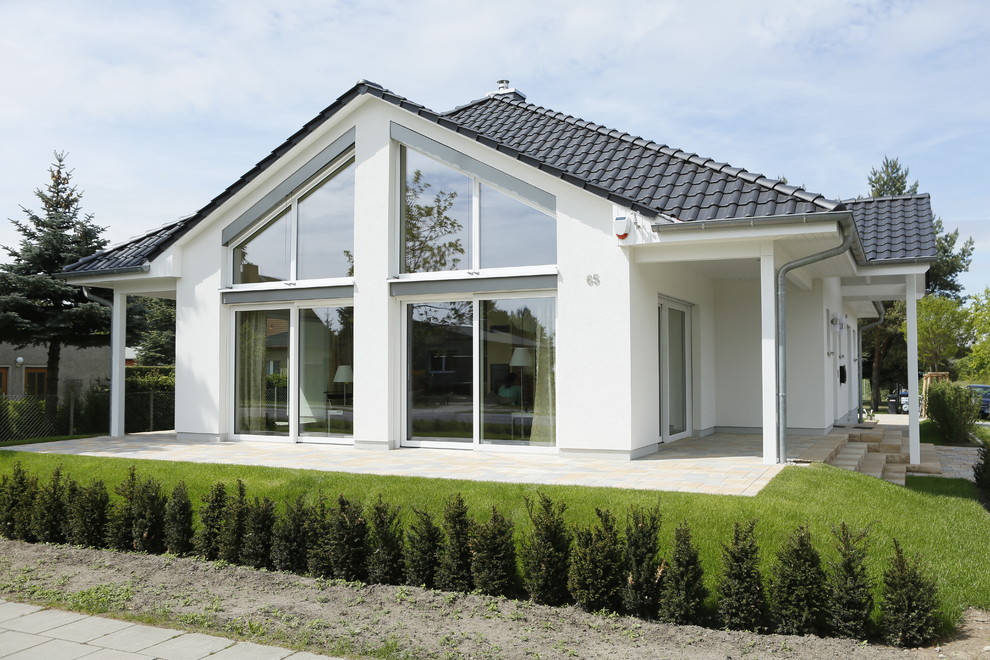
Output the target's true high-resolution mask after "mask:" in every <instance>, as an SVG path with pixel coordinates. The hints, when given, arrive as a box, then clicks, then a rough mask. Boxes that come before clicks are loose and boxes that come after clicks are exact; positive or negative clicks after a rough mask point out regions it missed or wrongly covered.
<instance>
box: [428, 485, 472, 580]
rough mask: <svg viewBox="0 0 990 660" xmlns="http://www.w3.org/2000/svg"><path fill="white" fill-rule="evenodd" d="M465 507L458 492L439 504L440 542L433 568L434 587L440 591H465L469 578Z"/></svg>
mask: <svg viewBox="0 0 990 660" xmlns="http://www.w3.org/2000/svg"><path fill="white" fill-rule="evenodd" d="M472 525H473V523H472V521H471V519H470V518H469V517H468V508H467V505H466V504H464V498H463V497H461V494H460V493H457V494H456V495H454V496H452V497H450V498H448V499H447V501H446V502H445V503H444V507H443V536H444V538H443V543H442V544H441V546H440V565H439V566H438V567H437V574H436V583H437V587H438V588H440V589H443V590H444V591H462V592H465V593H467V592H469V591H471V589H473V581H472V578H471V527H472Z"/></svg>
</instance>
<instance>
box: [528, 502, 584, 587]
mask: <svg viewBox="0 0 990 660" xmlns="http://www.w3.org/2000/svg"><path fill="white" fill-rule="evenodd" d="M536 498H537V501H536V502H535V503H534V502H533V501H532V500H530V499H529V498H528V497H527V498H526V512H527V513H528V514H529V520H530V522H532V523H533V529H532V531H531V532H530V533H529V535H528V536H527V537H526V538H524V539H523V542H522V548H521V550H520V553H519V554H520V559H521V561H522V572H523V584H524V586H525V587H526V591H528V592H529V597H530V598H531V599H532V601H533V602H534V603H539V604H541V605H563V604H564V603H566V602H567V601H568V600H569V599H570V594H569V593H568V591H567V567H568V563H569V561H570V553H571V531H570V529H569V528H568V527H567V523H566V522H565V521H564V511H565V510H566V509H567V505H566V504H564V503H563V502H559V503H555V502H554V501H553V500H551V499H550V498H549V497H548V496H547V495H545V494H544V493H537V494H536Z"/></svg>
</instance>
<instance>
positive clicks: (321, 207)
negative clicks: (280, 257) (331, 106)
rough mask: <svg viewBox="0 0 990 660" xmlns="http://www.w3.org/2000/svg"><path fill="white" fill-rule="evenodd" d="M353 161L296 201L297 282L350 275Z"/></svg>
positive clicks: (352, 224) (352, 243) (352, 248)
mask: <svg viewBox="0 0 990 660" xmlns="http://www.w3.org/2000/svg"><path fill="white" fill-rule="evenodd" d="M353 163H354V160H353V159H351V160H349V161H348V162H347V163H345V164H344V167H343V168H342V169H340V170H338V171H337V172H335V173H334V174H333V175H332V176H331V177H330V178H329V179H327V180H326V181H324V182H323V183H321V184H320V186H319V187H318V188H316V189H314V190H313V191H311V192H310V193H308V194H307V195H306V196H305V197H303V198H302V199H300V200H299V204H298V209H299V210H298V213H299V229H298V233H299V236H298V239H297V243H296V262H297V263H296V270H297V271H298V272H297V274H296V279H300V280H310V279H317V278H321V277H347V276H349V275H353V273H352V272H351V271H352V264H351V258H350V255H351V254H352V253H353V251H354V167H353Z"/></svg>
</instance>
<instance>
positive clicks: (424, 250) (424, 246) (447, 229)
mask: <svg viewBox="0 0 990 660" xmlns="http://www.w3.org/2000/svg"><path fill="white" fill-rule="evenodd" d="M431 187H432V185H431V184H430V183H427V182H426V181H423V173H422V172H421V171H420V170H416V171H415V172H413V174H412V176H411V177H407V178H406V185H405V189H404V191H403V192H404V196H403V197H404V198H403V206H402V215H403V220H404V223H403V224H404V229H403V231H404V234H405V245H404V248H403V258H404V261H405V266H406V272H407V273H422V272H428V271H439V270H452V269H454V268H457V265H458V264H459V263H460V261H461V256H462V255H463V254H464V245H463V242H462V241H461V239H460V238H456V236H457V235H458V234H459V233H460V231H461V229H462V226H461V223H460V222H458V221H457V219H455V218H453V217H451V216H449V215H447V212H448V211H449V210H450V208H451V207H452V206H453V205H454V200H455V199H456V198H457V193H456V192H444V191H443V190H438V191H437V192H436V193H435V194H432V198H431V197H430V195H431V193H430V192H429V189H430V188H431Z"/></svg>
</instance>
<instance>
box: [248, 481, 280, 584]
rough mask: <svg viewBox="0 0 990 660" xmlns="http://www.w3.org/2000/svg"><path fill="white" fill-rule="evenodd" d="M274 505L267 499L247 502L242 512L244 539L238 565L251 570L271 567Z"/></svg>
mask: <svg viewBox="0 0 990 660" xmlns="http://www.w3.org/2000/svg"><path fill="white" fill-rule="evenodd" d="M275 518H276V514H275V503H274V502H272V501H271V500H270V499H268V498H267V497H265V498H262V499H260V500H259V499H258V498H257V497H256V498H254V500H253V501H251V502H248V503H247V504H246V506H245V512H244V537H243V541H242V542H241V555H240V558H239V560H240V563H241V564H243V565H245V566H250V567H251V568H271V567H272V530H273V528H274V527H275Z"/></svg>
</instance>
